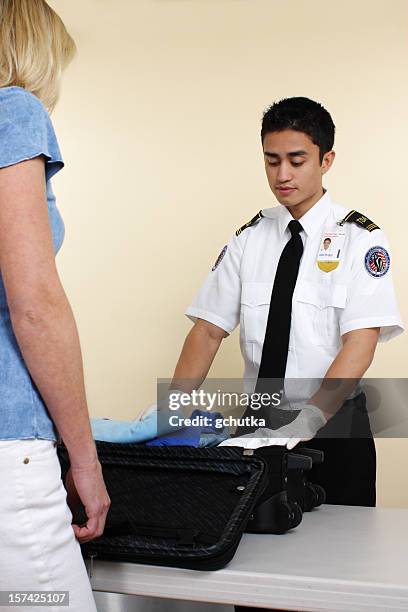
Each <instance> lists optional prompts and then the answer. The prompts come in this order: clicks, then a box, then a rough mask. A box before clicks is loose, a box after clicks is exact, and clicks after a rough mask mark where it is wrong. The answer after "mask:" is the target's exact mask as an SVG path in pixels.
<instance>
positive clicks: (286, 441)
mask: <svg viewBox="0 0 408 612" xmlns="http://www.w3.org/2000/svg"><path fill="white" fill-rule="evenodd" d="M326 423H327V419H326V417H325V416H324V414H323V412H322V411H321V410H320V409H319V408H317V406H312V405H311V404H306V405H305V406H304V408H303V409H302V410H301V411H300V412H299V414H298V416H297V417H296V419H294V420H293V421H292V422H291V423H289V424H288V425H284V426H283V427H279V429H268V428H267V427H261V428H259V429H257V430H256V431H254V432H253V433H250V434H246V435H244V436H240V437H239V438H230V439H228V440H225V441H224V442H221V444H220V445H219V446H241V447H243V448H253V449H255V448H260V447H261V446H274V445H277V446H286V447H287V448H288V449H289V450H291V449H292V448H294V447H295V446H296V444H298V443H299V442H300V441H302V440H303V441H306V440H311V439H312V438H314V437H315V435H316V433H317V432H318V430H319V429H320V428H321V427H323V426H324V425H326Z"/></svg>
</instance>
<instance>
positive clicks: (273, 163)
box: [268, 161, 279, 166]
mask: <svg viewBox="0 0 408 612" xmlns="http://www.w3.org/2000/svg"><path fill="white" fill-rule="evenodd" d="M278 164H279V162H271V161H268V166H277V165H278Z"/></svg>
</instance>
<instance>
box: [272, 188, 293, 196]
mask: <svg viewBox="0 0 408 612" xmlns="http://www.w3.org/2000/svg"><path fill="white" fill-rule="evenodd" d="M276 190H277V191H278V193H280V194H281V195H289V194H290V193H293V192H294V191H296V187H277V188H276Z"/></svg>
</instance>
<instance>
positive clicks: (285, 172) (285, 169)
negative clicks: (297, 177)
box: [276, 162, 292, 184]
mask: <svg viewBox="0 0 408 612" xmlns="http://www.w3.org/2000/svg"><path fill="white" fill-rule="evenodd" d="M291 178H292V172H291V167H290V164H287V163H286V162H281V163H280V164H279V169H278V174H277V176H276V179H277V182H278V184H280V183H285V182H287V181H290V180H291Z"/></svg>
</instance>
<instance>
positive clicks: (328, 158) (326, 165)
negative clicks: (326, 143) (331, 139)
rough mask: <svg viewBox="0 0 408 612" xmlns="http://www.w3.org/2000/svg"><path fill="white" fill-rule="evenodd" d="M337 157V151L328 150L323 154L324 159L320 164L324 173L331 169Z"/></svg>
mask: <svg viewBox="0 0 408 612" xmlns="http://www.w3.org/2000/svg"><path fill="white" fill-rule="evenodd" d="M335 157H336V153H335V151H327V153H325V154H324V155H323V160H322V163H321V166H320V169H321V171H322V174H326V172H327V171H328V170H330V168H331V167H332V165H333V162H334V158H335Z"/></svg>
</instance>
